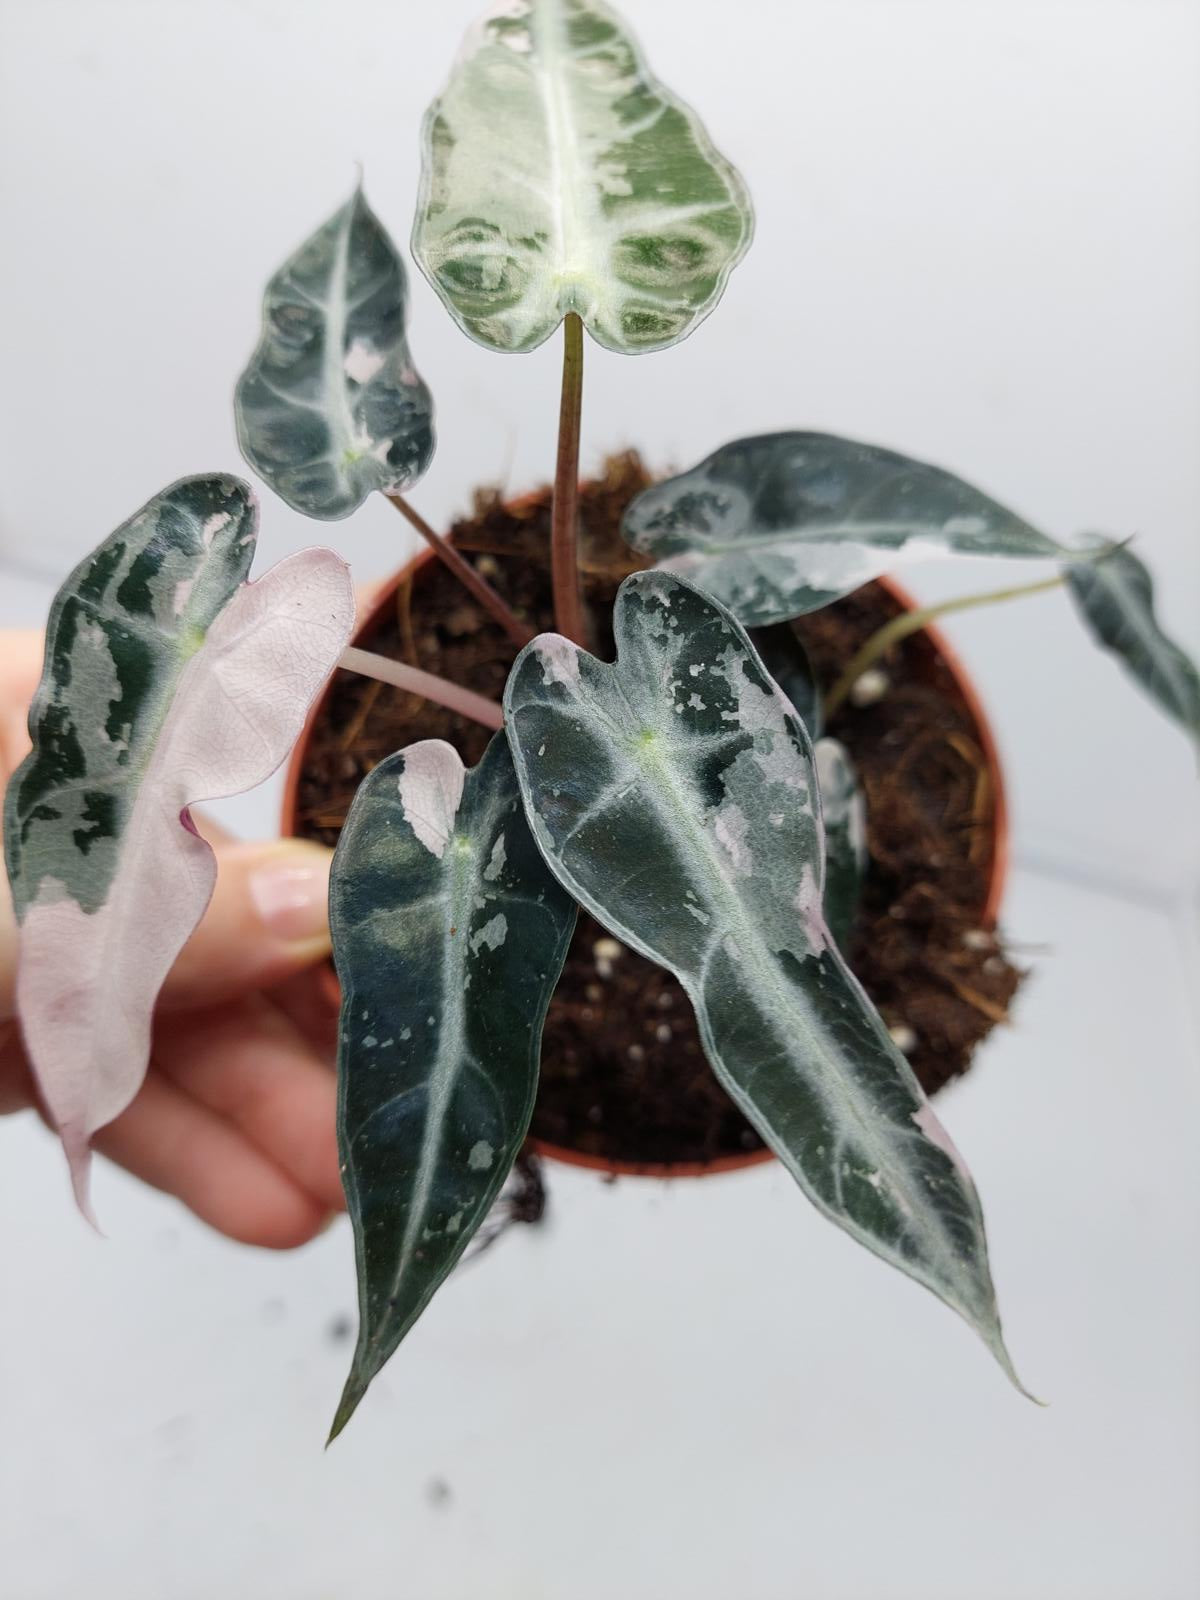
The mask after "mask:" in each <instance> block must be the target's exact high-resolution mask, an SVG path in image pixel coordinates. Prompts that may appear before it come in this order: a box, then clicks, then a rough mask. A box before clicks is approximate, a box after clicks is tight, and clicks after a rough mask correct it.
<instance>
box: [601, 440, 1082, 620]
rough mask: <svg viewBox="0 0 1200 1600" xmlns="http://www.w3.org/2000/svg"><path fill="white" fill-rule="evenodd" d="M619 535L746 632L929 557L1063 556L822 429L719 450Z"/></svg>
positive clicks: (1020, 527) (944, 483) (932, 481)
mask: <svg viewBox="0 0 1200 1600" xmlns="http://www.w3.org/2000/svg"><path fill="white" fill-rule="evenodd" d="M623 531H624V534H625V537H626V539H627V540H628V541H629V543H630V544H631V545H632V546H633V547H634V549H635V550H640V551H642V552H643V553H644V554H645V555H648V556H652V557H653V558H654V559H655V560H656V561H657V562H658V564H659V566H660V567H661V568H662V569H663V570H665V571H668V572H674V573H676V574H677V575H678V576H680V577H683V578H686V579H688V581H689V582H691V583H695V584H698V585H699V586H700V587H701V588H702V589H704V590H705V591H706V593H708V594H711V595H712V596H713V598H714V599H716V600H719V601H720V602H721V604H722V605H725V606H728V607H729V609H730V610H731V611H732V612H733V614H734V615H735V616H736V617H737V618H738V620H739V621H740V622H742V623H743V624H744V625H745V626H746V627H762V626H765V625H766V624H768V623H773V622H782V621H784V620H786V619H787V618H789V617H797V616H801V615H803V614H804V613H805V612H807V611H817V610H819V609H820V608H821V607H822V606H826V605H828V604H829V603H830V602H831V601H833V600H838V599H840V598H841V597H842V596H843V595H846V594H850V593H851V592H852V591H853V590H854V589H857V588H858V587H859V586H860V585H861V584H864V583H867V582H869V581H870V580H871V579H872V578H878V577H880V576H881V575H882V574H884V573H885V572H893V571H895V570H896V569H897V568H899V567H903V566H908V565H911V564H912V563H913V562H916V561H921V560H927V559H929V558H931V557H936V556H946V555H967V556H1020V557H1026V558H1028V557H1031V556H1035V557H1061V556H1063V555H1064V554H1067V553H1068V552H1066V551H1065V550H1064V549H1063V547H1062V546H1060V545H1058V544H1056V543H1055V542H1054V540H1053V539H1050V538H1048V537H1047V536H1046V535H1045V534H1043V533H1039V532H1038V530H1037V529H1036V528H1033V527H1031V526H1030V525H1029V523H1027V522H1025V521H1024V520H1023V519H1022V518H1020V517H1018V516H1016V515H1015V514H1014V513H1013V512H1011V511H1008V510H1006V509H1005V507H1004V506H1002V505H999V504H998V503H997V502H996V501H995V500H992V499H991V498H990V497H989V496H988V495H985V494H982V493H980V491H979V490H978V489H973V488H972V487H971V486H970V484H967V483H964V482H963V481H962V479H961V478H956V477H954V476H953V475H952V474H951V473H949V472H943V471H942V470H941V468H940V467H932V466H929V465H927V464H926V463H925V462H923V461H914V460H912V459H911V458H909V457H908V456H902V455H898V454H897V453H896V452H895V451H893V450H884V449H881V448H880V447H879V446H877V445H869V444H860V443H858V442H856V441H855V440H853V439H840V438H837V437H836V436H834V435H833V434H828V433H771V434H764V435H762V436H760V437H758V438H753V439H738V440H736V441H735V442H734V443H732V444H727V445H723V446H722V447H721V449H719V450H717V451H715V452H714V453H713V454H712V455H711V456H708V457H707V458H706V459H705V460H704V461H702V462H700V464H699V466H696V467H693V468H692V469H691V470H690V471H689V472H684V473H681V474H680V475H679V476H678V477H675V478H669V479H668V480H667V481H666V482H664V483H658V484H654V485H652V486H651V487H650V488H649V489H646V490H643V492H642V493H641V494H639V495H638V496H636V498H635V499H634V500H632V501H631V502H630V504H629V507H628V508H627V510H626V512H625V519H624V523H623Z"/></svg>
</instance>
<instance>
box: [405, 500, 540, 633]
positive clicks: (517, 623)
mask: <svg viewBox="0 0 1200 1600" xmlns="http://www.w3.org/2000/svg"><path fill="white" fill-rule="evenodd" d="M384 498H385V499H387V500H390V501H391V502H392V504H393V505H394V506H395V508H396V510H397V511H398V512H399V513H400V515H401V516H402V517H406V518H407V519H408V521H409V522H410V523H411V525H412V526H413V527H414V528H415V529H416V530H417V532H418V533H419V534H420V535H421V537H422V538H423V539H426V540H428V542H429V544H431V545H432V546H433V548H434V550H435V551H436V552H437V554H438V558H439V559H440V560H441V561H442V562H443V564H444V565H445V566H446V567H447V568H448V569H449V571H451V572H452V573H453V574H454V576H455V577H456V578H457V579H458V581H459V583H461V584H462V586H463V588H464V589H466V590H468V591H469V592H470V593H471V594H473V595H474V596H475V598H476V600H478V601H479V604H480V605H481V606H482V607H483V608H484V610H485V611H486V612H487V613H488V615H489V616H491V617H493V618H494V619H495V620H496V621H497V622H498V623H499V624H500V626H501V627H502V628H503V629H504V631H505V633H507V634H508V636H509V638H510V639H511V640H512V642H513V643H514V644H515V645H516V647H517V649H518V650H521V649H523V648H524V646H525V645H527V644H528V643H529V641H530V639H532V638H533V636H534V634H533V629H532V628H530V627H527V626H526V624H525V623H523V622H522V621H521V619H520V617H518V616H516V615H515V614H514V612H513V611H512V610H511V609H510V608H509V606H508V605H507V604H506V603H505V602H504V600H503V599H501V597H500V596H499V595H498V594H497V593H496V591H495V589H493V588H492V586H491V584H490V583H489V582H488V581H487V579H486V578H481V577H480V575H479V573H478V572H476V570H475V568H474V567H473V566H472V565H471V563H470V562H469V561H468V560H467V558H466V557H465V556H464V555H462V554H460V553H459V551H457V550H456V549H455V548H454V546H453V545H452V544H451V543H450V542H449V540H448V539H443V538H442V536H441V534H440V533H435V531H434V530H433V529H432V528H431V527H430V526H429V524H428V523H427V522H426V521H425V518H424V517H423V516H422V515H421V513H420V512H419V511H417V510H416V509H415V508H414V507H413V506H410V505H409V503H408V501H407V500H405V499H404V498H403V496H402V495H398V494H389V495H385V496H384Z"/></svg>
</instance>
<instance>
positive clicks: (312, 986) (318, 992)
mask: <svg viewBox="0 0 1200 1600" xmlns="http://www.w3.org/2000/svg"><path fill="white" fill-rule="evenodd" d="M267 998H268V999H269V1000H270V1001H271V1003H272V1004H273V1005H276V1006H278V1007H279V1009H280V1011H282V1012H283V1014H284V1016H285V1017H287V1018H288V1020H289V1021H290V1022H292V1023H293V1024H294V1025H295V1027H296V1028H298V1029H299V1031H300V1032H301V1033H302V1034H303V1036H304V1039H305V1042H306V1043H307V1045H308V1047H309V1049H310V1050H311V1051H312V1053H313V1054H314V1055H315V1056H316V1057H317V1059H318V1060H319V1061H320V1062H321V1063H322V1064H323V1066H324V1067H325V1068H326V1070H327V1071H332V1070H333V1068H334V1066H335V1064H336V1061H337V1045H338V1008H339V1004H340V1000H341V996H340V994H339V992H338V982H337V978H336V977H335V975H334V971H333V968H332V966H330V965H329V964H328V963H327V962H324V961H322V962H319V963H318V964H317V965H316V966H315V967H308V968H306V969H305V971H303V972H297V973H295V974H294V975H293V976H292V977H290V978H287V979H286V980H285V981H284V982H283V983H281V984H279V985H278V986H277V987H276V988H274V989H271V990H269V991H268V992H267Z"/></svg>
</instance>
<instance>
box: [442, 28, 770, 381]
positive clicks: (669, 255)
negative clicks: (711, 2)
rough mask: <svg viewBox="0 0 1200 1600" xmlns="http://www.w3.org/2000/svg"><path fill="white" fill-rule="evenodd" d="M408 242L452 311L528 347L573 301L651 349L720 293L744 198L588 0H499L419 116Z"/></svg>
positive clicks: (625, 342)
mask: <svg viewBox="0 0 1200 1600" xmlns="http://www.w3.org/2000/svg"><path fill="white" fill-rule="evenodd" d="M422 160H423V175H422V184H421V195H420V199H419V201H418V205H417V217H416V223H415V226H414V230H413V254H414V256H415V257H416V259H417V261H418V262H419V264H420V266H421V268H422V270H423V271H424V272H425V274H426V275H427V277H428V278H429V280H430V282H431V283H432V284H433V286H434V288H435V289H436V290H437V292H438V293H439V294H440V295H441V297H442V299H443V300H444V301H445V303H446V305H447V307H448V309H449V311H450V313H451V315H452V316H453V317H454V318H455V320H456V321H457V322H458V323H459V324H460V325H461V326H462V327H463V328H464V329H465V331H466V332H467V333H469V334H470V335H471V337H472V338H473V339H477V340H478V341H479V342H480V343H481V344H485V345H488V346H490V347H491V348H492V349H494V350H532V349H533V348H534V346H535V345H539V344H541V342H542V340H543V339H545V338H547V337H548V336H549V335H550V334H551V333H553V332H554V330H555V329H556V328H557V327H558V325H559V323H560V322H561V321H562V319H563V317H564V316H565V315H566V314H567V312H569V311H574V312H577V313H578V314H579V316H581V317H582V318H583V321H584V323H585V324H586V326H587V328H588V329H589V331H590V332H591V333H592V335H593V337H594V338H596V339H597V340H599V342H600V343H601V344H603V345H607V347H608V348H609V349H610V350H618V351H622V352H624V353H627V354H629V353H633V352H636V351H641V350H658V349H661V348H662V347H663V346H665V345H670V344H674V343H675V342H676V341H677V340H679V339H682V338H683V337H684V336H685V335H686V334H688V333H690V332H691V330H692V329H693V328H694V327H695V326H696V324H697V323H698V322H699V321H700V320H701V318H703V317H705V316H707V314H708V313H709V312H710V311H711V310H712V308H713V306H714V305H715V304H716V303H717V301H718V300H719V299H720V296H721V293H722V290H723V289H724V287H725V281H726V279H727V278H728V276H729V274H730V272H731V271H732V269H733V267H734V266H735V265H736V263H737V262H738V261H739V260H740V259H741V257H742V255H743V253H744V252H745V249H746V247H747V245H748V244H749V242H750V234H751V231H752V226H753V221H752V214H751V210H750V200H749V197H748V196H747V194H746V191H745V188H744V187H743V185H742V181H741V179H740V178H739V177H738V175H737V173H736V172H735V171H734V169H733V168H732V167H731V166H730V165H729V163H728V162H727V161H726V160H724V158H723V157H722V156H720V155H719V154H718V153H717V151H716V150H715V149H714V148H713V146H712V143H711V141H710V140H709V138H708V135H707V134H706V133H705V131H704V128H703V127H702V126H701V124H700V122H699V120H698V118H697V117H696V115H695V113H694V112H692V111H691V110H689V108H688V107H687V106H686V105H684V103H683V102H682V101H681V100H679V99H677V98H676V97H675V96H674V95H672V94H671V93H669V91H668V90H666V89H665V88H664V87H663V85H662V84H661V83H659V82H658V80H657V79H656V78H654V77H653V76H652V75H651V73H650V70H649V68H648V67H647V65H646V63H645V61H644V60H643V58H642V56H641V53H640V51H639V50H638V47H637V45H636V44H635V42H634V40H633V37H632V35H631V34H630V33H629V31H628V29H627V28H626V27H625V26H624V24H623V22H622V21H621V20H620V19H619V18H618V17H617V16H616V14H615V13H614V12H612V11H611V10H609V8H608V7H607V6H605V5H603V4H601V3H600V0H502V3H500V4H497V5H495V6H494V7H493V8H492V9H491V10H490V11H489V12H488V13H487V14H486V15H485V16H484V17H483V18H482V19H481V20H480V21H479V22H478V23H477V25H476V26H475V28H474V29H473V30H472V32H471V33H470V34H469V35H468V38H467V41H466V43H465V45H464V48H463V53H462V55H461V57H460V59H459V61H458V63H457V65H456V67H455V69H454V73H453V76H452V77H451V79H450V82H449V84H448V85H447V86H446V90H445V92H444V93H443V95H442V96H441V98H440V99H439V100H435V101H434V103H433V105H432V106H431V107H430V109H429V112H428V114H427V115H426V118H425V127H424V133H423V143H422Z"/></svg>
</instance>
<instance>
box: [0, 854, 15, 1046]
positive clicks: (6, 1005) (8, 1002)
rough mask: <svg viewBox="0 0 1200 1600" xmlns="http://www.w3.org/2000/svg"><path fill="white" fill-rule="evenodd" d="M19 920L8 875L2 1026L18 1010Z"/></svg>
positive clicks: (3, 909)
mask: <svg viewBox="0 0 1200 1600" xmlns="http://www.w3.org/2000/svg"><path fill="white" fill-rule="evenodd" d="M16 992H17V918H16V914H15V913H14V911H13V903H12V890H11V889H10V888H9V883H8V874H7V873H5V874H3V875H2V876H0V1024H3V1023H5V1022H7V1021H8V1019H9V1018H10V1017H12V1016H14V1015H15V1014H16V1009H17V998H16Z"/></svg>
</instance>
